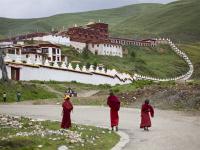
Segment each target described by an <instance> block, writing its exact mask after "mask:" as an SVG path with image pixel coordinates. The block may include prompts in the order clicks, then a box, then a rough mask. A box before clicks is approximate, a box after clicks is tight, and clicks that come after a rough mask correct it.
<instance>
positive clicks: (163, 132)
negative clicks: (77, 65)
mask: <svg viewBox="0 0 200 150" xmlns="http://www.w3.org/2000/svg"><path fill="white" fill-rule="evenodd" d="M155 112H156V113H155V118H153V120H152V122H153V127H152V128H151V129H150V131H149V132H144V131H143V130H141V129H139V122H140V110H139V109H129V108H121V110H120V126H119V128H120V130H121V131H123V132H125V133H127V134H128V135H129V137H130V141H129V143H128V144H127V145H126V146H125V147H124V148H123V149H124V150H147V149H148V150H199V147H200V142H199V137H200V116H188V115H186V114H184V113H182V112H175V111H166V110H165V111H164V110H155ZM0 113H5V114H10V115H22V116H27V117H32V118H37V119H38V118H40V119H49V120H60V119H61V115H60V114H61V107H60V106H58V105H20V104H18V105H14V104H10V105H0ZM72 118H73V119H72V120H73V122H76V123H80V124H85V125H94V126H107V127H109V109H108V108H106V107H99V106H95V107H91V106H75V108H74V111H73V113H72Z"/></svg>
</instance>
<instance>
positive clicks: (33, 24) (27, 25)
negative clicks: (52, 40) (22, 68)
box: [0, 4, 161, 36]
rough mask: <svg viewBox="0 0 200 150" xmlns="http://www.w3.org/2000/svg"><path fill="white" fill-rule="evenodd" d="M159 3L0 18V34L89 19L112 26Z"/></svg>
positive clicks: (44, 28) (44, 29) (42, 28)
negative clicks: (33, 17)
mask: <svg viewBox="0 0 200 150" xmlns="http://www.w3.org/2000/svg"><path fill="white" fill-rule="evenodd" d="M160 5H161V4H141V5H130V6H125V7H121V8H116V9H107V10H97V11H89V12H82V13H67V14H60V15H55V16H51V17H46V18H38V19H7V18H0V35H2V36H9V35H13V34H18V33H23V32H35V31H37V30H38V31H51V28H52V27H53V28H55V29H57V28H58V29H62V28H63V26H65V27H70V26H73V25H74V24H78V25H84V24H86V23H88V22H89V21H98V20H101V21H104V22H106V23H108V24H109V25H110V27H111V28H112V27H114V26H115V25H116V24H119V23H121V22H123V21H125V20H126V19H127V18H129V17H131V16H132V15H133V14H139V13H143V12H149V11H152V10H153V9H156V8H157V7H159V6H160Z"/></svg>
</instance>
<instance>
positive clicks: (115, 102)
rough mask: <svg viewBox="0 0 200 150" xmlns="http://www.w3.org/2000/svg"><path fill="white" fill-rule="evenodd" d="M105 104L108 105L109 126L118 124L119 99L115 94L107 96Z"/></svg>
mask: <svg viewBox="0 0 200 150" xmlns="http://www.w3.org/2000/svg"><path fill="white" fill-rule="evenodd" d="M107 104H108V106H109V107H110V120H111V127H114V126H118V124H119V115H118V111H119V109H120V101H119V99H118V98H117V97H116V96H114V95H113V96H109V97H108V100H107Z"/></svg>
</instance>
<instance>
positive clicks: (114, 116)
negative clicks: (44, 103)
mask: <svg viewBox="0 0 200 150" xmlns="http://www.w3.org/2000/svg"><path fill="white" fill-rule="evenodd" d="M107 105H108V106H109V107H110V122H111V128H112V131H113V130H114V128H115V130H116V131H118V124H119V114H118V112H119V109H120V100H119V98H118V97H117V96H115V95H114V93H113V92H112V91H110V95H109V96H108V99H107ZM62 108H63V111H62V123H61V128H63V129H68V128H70V127H71V116H70V114H71V111H72V110H73V104H72V102H71V101H70V96H69V95H65V97H64V102H63V103H62ZM151 117H154V109H153V107H152V106H151V105H150V104H149V100H148V99H147V100H145V102H144V104H143V105H142V107H141V123H140V128H143V129H144V130H145V131H149V127H151Z"/></svg>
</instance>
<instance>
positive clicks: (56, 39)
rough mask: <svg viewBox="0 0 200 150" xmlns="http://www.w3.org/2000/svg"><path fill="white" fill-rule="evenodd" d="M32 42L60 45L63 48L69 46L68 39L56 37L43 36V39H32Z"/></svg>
mask: <svg viewBox="0 0 200 150" xmlns="http://www.w3.org/2000/svg"><path fill="white" fill-rule="evenodd" d="M33 40H36V41H46V42H50V43H52V44H60V45H65V46H70V38H69V37H63V36H56V35H45V36H43V37H34V38H33Z"/></svg>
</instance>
